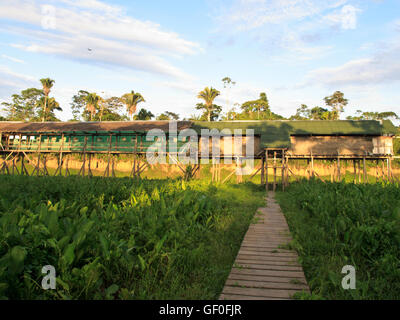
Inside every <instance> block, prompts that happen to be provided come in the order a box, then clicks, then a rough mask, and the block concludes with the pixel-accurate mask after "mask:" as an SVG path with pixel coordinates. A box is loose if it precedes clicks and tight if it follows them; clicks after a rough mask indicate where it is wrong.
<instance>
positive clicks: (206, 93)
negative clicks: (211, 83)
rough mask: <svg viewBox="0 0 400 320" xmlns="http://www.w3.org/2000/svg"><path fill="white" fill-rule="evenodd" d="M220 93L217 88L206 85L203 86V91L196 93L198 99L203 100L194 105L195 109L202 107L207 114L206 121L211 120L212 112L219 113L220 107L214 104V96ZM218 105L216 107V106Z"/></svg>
mask: <svg viewBox="0 0 400 320" xmlns="http://www.w3.org/2000/svg"><path fill="white" fill-rule="evenodd" d="M220 94H221V93H220V92H219V91H218V90H217V89H214V88H213V87H211V88H209V87H206V88H204V90H203V91H200V92H199V93H198V95H197V98H198V99H202V100H204V104H203V103H198V104H197V105H196V109H198V110H199V109H204V112H205V114H206V115H207V121H212V115H213V112H214V114H215V113H218V114H219V113H220V112H221V110H222V108H221V107H219V106H217V105H216V104H214V100H215V98H216V97H218V96H219V95H220ZM216 107H218V108H216Z"/></svg>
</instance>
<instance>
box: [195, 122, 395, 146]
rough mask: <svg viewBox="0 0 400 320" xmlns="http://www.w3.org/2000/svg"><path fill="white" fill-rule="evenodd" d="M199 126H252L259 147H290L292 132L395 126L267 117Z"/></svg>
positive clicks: (358, 131)
mask: <svg viewBox="0 0 400 320" xmlns="http://www.w3.org/2000/svg"><path fill="white" fill-rule="evenodd" d="M192 128H194V129H195V130H196V131H197V132H199V133H200V131H201V129H218V130H222V129H230V130H231V131H232V133H233V130H234V129H242V130H245V129H254V134H256V135H260V136H261V144H262V147H265V148H289V147H290V136H291V135H384V134H395V133H396V131H397V129H396V127H395V126H394V125H393V124H392V122H391V121H390V120H384V121H376V120H358V121H356V120H312V121H310V120H304V121H303V120H293V121H292V120H267V121H215V122H205V121H194V124H193V125H192Z"/></svg>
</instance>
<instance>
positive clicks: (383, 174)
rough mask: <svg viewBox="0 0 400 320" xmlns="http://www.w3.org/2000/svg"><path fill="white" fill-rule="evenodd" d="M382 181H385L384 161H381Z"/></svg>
mask: <svg viewBox="0 0 400 320" xmlns="http://www.w3.org/2000/svg"><path fill="white" fill-rule="evenodd" d="M382 180H383V181H385V161H384V160H383V159H382Z"/></svg>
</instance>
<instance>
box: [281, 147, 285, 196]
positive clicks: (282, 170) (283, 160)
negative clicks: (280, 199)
mask: <svg viewBox="0 0 400 320" xmlns="http://www.w3.org/2000/svg"><path fill="white" fill-rule="evenodd" d="M281 157H282V161H281V162H282V168H281V176H282V177H281V182H282V191H285V151H283V150H282V153H281Z"/></svg>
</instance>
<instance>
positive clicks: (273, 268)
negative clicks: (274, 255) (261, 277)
mask: <svg viewBox="0 0 400 320" xmlns="http://www.w3.org/2000/svg"><path fill="white" fill-rule="evenodd" d="M234 265H235V267H236V268H238V269H240V270H242V268H243V269H255V270H271V271H303V268H302V267H299V266H291V265H289V264H285V263H281V264H279V265H270V264H265V263H258V262H257V261H256V262H255V263H254V262H239V261H236V262H235V264H234Z"/></svg>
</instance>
